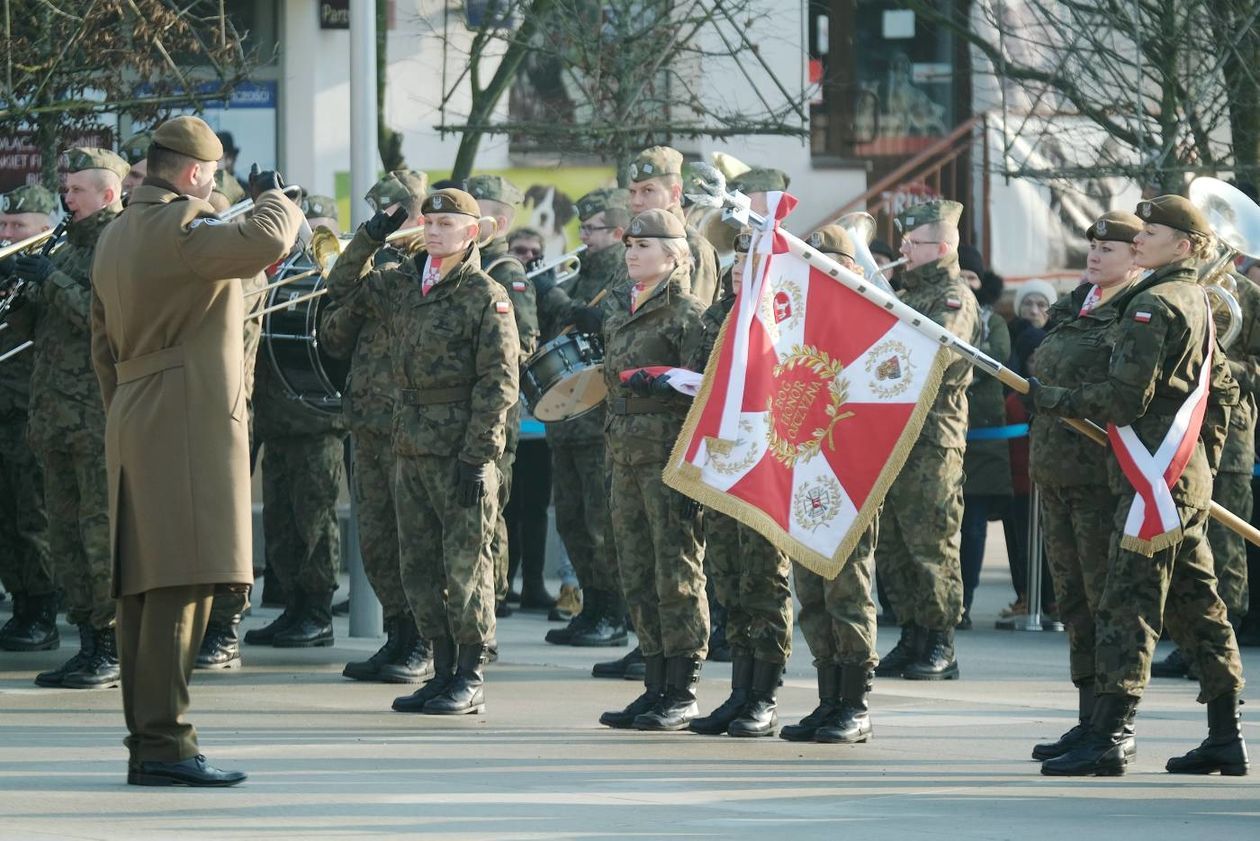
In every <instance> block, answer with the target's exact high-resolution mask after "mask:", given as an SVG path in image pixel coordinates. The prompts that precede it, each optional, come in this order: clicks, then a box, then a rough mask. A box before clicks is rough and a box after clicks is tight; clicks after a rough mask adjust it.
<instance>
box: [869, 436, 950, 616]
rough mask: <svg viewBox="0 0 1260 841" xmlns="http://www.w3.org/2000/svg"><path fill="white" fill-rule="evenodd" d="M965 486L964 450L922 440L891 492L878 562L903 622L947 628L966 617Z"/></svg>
mask: <svg viewBox="0 0 1260 841" xmlns="http://www.w3.org/2000/svg"><path fill="white" fill-rule="evenodd" d="M962 488H963V450H962V448H961V447H939V446H937V445H935V444H933V443H931V442H930V441H926V440H923V439H920V441H919V443H917V444H915V446H914V449H913V450H911V451H910V457H909V458H908V459H906V464H905V466H904V467H903V468H902V470H901V474H900V475H899V476H898V477H897V478H896V480H894V481H893V483H892V487H891V488H889V490H888V496H887V498H886V499H885V500H884V511H883V515H882V519H881V522H880V534H879V542H878V543H877V544H876V548H875V563H876V566H877V570H878V574H879V576H880V578H882V579H883V580H884V582H885V586H886V591H887V593H888V597H889V599H890V600H891V601H892V606H893V610H894V611H895V612H896V614H897V619H898V620H899V621H900V622H901V624H902V625H906V624H910V623H913V624H915V625H918V626H919V627H921V628H927V629H928V630H932V631H944V630H948V629H952V628H953V627H954V626H956V625H957V624H958V620H959V619H961V618H962V610H963V594H962V566H961V563H960V558H959V551H960V547H961V543H960V540H961V538H960V533H959V529H960V528H961V526H962V512H963V495H962Z"/></svg>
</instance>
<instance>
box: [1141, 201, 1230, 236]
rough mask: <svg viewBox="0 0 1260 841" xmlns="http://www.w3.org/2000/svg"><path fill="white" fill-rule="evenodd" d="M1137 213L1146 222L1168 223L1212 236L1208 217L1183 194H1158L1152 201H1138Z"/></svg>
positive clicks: (1195, 232)
mask: <svg viewBox="0 0 1260 841" xmlns="http://www.w3.org/2000/svg"><path fill="white" fill-rule="evenodd" d="M1137 215H1138V216H1139V217H1140V218H1141V219H1142V221H1143V222H1144V223H1146V224H1150V225H1167V226H1168V227H1170V228H1176V229H1177V230H1179V231H1184V232H1185V233H1187V234H1202V235H1203V236H1205V237H1210V236H1212V226H1211V225H1209V224H1208V220H1207V217H1206V216H1204V215H1203V213H1202V212H1201V211H1200V210H1199V208H1197V207H1195V206H1194V205H1193V204H1191V203H1190V200H1189V199H1187V198H1183V197H1181V196H1172V195H1168V196H1156V197H1155V198H1153V199H1151V200H1150V201H1142V202H1138V206H1137Z"/></svg>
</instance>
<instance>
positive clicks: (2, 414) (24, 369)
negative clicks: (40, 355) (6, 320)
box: [0, 330, 35, 423]
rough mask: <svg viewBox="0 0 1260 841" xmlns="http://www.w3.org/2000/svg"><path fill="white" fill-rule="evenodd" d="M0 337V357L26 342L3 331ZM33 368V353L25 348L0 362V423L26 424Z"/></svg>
mask: <svg viewBox="0 0 1260 841" xmlns="http://www.w3.org/2000/svg"><path fill="white" fill-rule="evenodd" d="M4 332H5V333H7V334H9V335H0V355H3V354H6V353H8V352H9V351H11V350H13V349H14V348H15V347H17V346H18V345H20V344H22V342H24V341H26V340H25V339H22V338H20V337H18V336H14V335H13V331H12V330H5V331H4ZM34 367H35V352H34V350H32V349H31V348H27V349H26V350H24V351H22V352H21V353H19V354H17V355H16V356H10V357H9V358H8V359H6V360H5V361H4V362H0V423H14V422H17V421H21V422H22V423H25V422H26V410H27V408H28V407H29V406H30V402H31V370H32V369H33V368H34Z"/></svg>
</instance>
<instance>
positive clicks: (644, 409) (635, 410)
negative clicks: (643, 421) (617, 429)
mask: <svg viewBox="0 0 1260 841" xmlns="http://www.w3.org/2000/svg"><path fill="white" fill-rule="evenodd" d="M609 410H610V411H611V412H612V413H613V414H614V415H650V414H656V413H659V412H670V411H672V408H671V407H670V404H669V403H667V402H665V401H664V400H657V399H656V398H655V397H614V398H613V399H612V400H611V401H610V403H609Z"/></svg>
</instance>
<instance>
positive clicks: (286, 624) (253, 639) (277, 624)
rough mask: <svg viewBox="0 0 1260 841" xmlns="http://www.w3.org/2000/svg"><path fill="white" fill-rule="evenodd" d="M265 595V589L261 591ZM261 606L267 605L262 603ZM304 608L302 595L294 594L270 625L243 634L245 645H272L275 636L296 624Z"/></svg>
mask: <svg viewBox="0 0 1260 841" xmlns="http://www.w3.org/2000/svg"><path fill="white" fill-rule="evenodd" d="M263 592H264V593H266V592H267V590H266V588H264V589H263ZM263 605H264V606H265V605H267V602H266V601H264V602H263ZM304 610H305V607H304V605H303V595H302V593H300V592H299V593H294V594H293V598H292V599H290V600H289V601H288V602H287V603H286V604H285V606H284V610H283V611H282V612H281V614H280V615H279V616H277V617H276V618H275V619H273V620H271V622H270V623H268V624H266V625H264V626H263V627H261V628H254V629H253V630H252V631H246V632H245V644H246V645H272V644H274V643H275V641H276V635H277V634H279V633H280V632H281V631H286V630H288V629H289V628H290V627H292V626H293V625H294V624H296V623H297V621H298V618H299V617H300V616H301V615H302V613H303V611H304Z"/></svg>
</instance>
